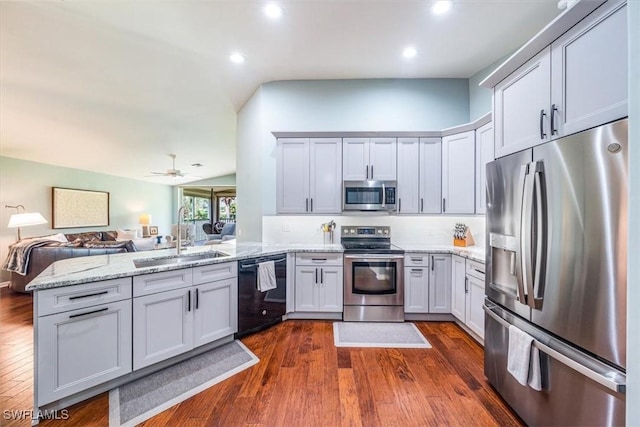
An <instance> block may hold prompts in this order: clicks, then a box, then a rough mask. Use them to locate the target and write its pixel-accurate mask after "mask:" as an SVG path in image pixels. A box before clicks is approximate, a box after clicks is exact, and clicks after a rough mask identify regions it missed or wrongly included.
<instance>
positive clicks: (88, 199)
mask: <svg viewBox="0 0 640 427" xmlns="http://www.w3.org/2000/svg"><path fill="white" fill-rule="evenodd" d="M51 203H52V209H51V212H52V217H53V220H52V226H53V228H75V227H103V226H107V225H109V193H108V192H106V191H93V190H78V189H73V188H61V187H52V196H51Z"/></svg>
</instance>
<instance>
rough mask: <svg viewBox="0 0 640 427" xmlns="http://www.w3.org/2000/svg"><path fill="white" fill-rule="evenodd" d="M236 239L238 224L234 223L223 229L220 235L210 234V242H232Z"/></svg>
mask: <svg viewBox="0 0 640 427" xmlns="http://www.w3.org/2000/svg"><path fill="white" fill-rule="evenodd" d="M235 238H236V224H235V223H234V222H227V223H225V224H224V226H223V227H222V230H221V231H220V234H208V235H207V239H208V240H222V241H225V240H231V239H235Z"/></svg>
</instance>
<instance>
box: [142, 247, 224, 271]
mask: <svg viewBox="0 0 640 427" xmlns="http://www.w3.org/2000/svg"><path fill="white" fill-rule="evenodd" d="M226 256H229V254H227V253H225V252H221V251H212V252H204V253H198V254H182V255H171V256H166V257H162V258H150V259H136V260H134V261H133V264H134V265H135V266H136V268H144V267H155V266H158V265H173V264H184V263H189V262H193V261H199V260H203V259H213V258H220V257H226Z"/></svg>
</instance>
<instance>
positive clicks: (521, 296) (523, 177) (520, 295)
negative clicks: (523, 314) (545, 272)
mask: <svg viewBox="0 0 640 427" xmlns="http://www.w3.org/2000/svg"><path fill="white" fill-rule="evenodd" d="M528 169H529V165H528V164H526V165H522V166H521V167H520V178H519V180H518V182H519V183H520V186H519V188H518V196H519V199H520V225H519V226H518V227H517V228H516V229H517V239H516V240H517V246H516V253H515V261H516V262H515V264H516V266H515V267H516V281H517V283H518V289H517V292H516V299H517V300H518V302H519V303H521V304H525V305H526V304H527V302H526V301H527V299H526V294H525V287H524V283H523V268H522V265H523V262H522V261H523V258H522V239H523V236H522V229H523V223H524V210H525V206H524V199H525V188H526V184H527V171H528Z"/></svg>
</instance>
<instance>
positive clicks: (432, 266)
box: [431, 255, 436, 271]
mask: <svg viewBox="0 0 640 427" xmlns="http://www.w3.org/2000/svg"><path fill="white" fill-rule="evenodd" d="M435 267H436V263H435V262H433V255H431V271H433V270H434V269H435Z"/></svg>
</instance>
